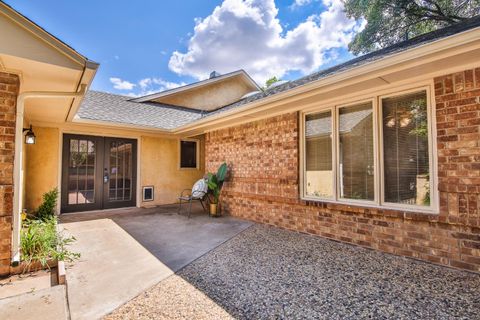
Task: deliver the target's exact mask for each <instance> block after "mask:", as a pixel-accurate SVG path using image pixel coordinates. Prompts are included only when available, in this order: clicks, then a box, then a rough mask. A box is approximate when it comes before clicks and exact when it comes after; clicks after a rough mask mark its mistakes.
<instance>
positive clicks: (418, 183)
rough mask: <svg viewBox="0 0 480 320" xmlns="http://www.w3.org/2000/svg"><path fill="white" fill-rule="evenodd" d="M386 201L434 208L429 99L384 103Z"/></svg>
mask: <svg viewBox="0 0 480 320" xmlns="http://www.w3.org/2000/svg"><path fill="white" fill-rule="evenodd" d="M382 107H383V116H382V118H383V154H384V156H383V157H384V159H383V162H384V167H385V169H384V171H385V173H384V180H385V201H386V202H394V203H403V204H416V205H424V206H428V205H430V183H429V170H430V168H429V159H428V118H427V95H426V92H425V91H421V92H418V93H414V94H408V95H403V96H398V97H392V98H386V99H383V100H382Z"/></svg>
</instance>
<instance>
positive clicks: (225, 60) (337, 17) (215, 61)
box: [169, 0, 361, 83]
mask: <svg viewBox="0 0 480 320" xmlns="http://www.w3.org/2000/svg"><path fill="white" fill-rule="evenodd" d="M303 1H305V0H303ZM323 4H324V5H325V7H326V11H324V12H322V13H320V14H319V15H312V16H310V17H309V18H308V19H307V20H305V21H303V22H302V23H300V24H299V25H297V26H296V27H295V28H293V29H290V30H287V31H286V33H285V32H283V31H284V30H283V29H282V26H281V23H280V21H279V19H278V18H277V13H278V9H277V7H276V6H275V3H274V0H225V1H224V2H223V3H222V4H221V5H220V6H217V7H216V8H215V9H214V11H213V12H212V14H211V15H210V16H208V17H206V18H205V19H196V20H195V21H196V25H195V28H194V33H193V36H192V37H191V38H190V39H189V42H188V50H187V52H183V53H182V52H179V51H175V52H174V53H173V54H172V56H171V57H170V61H169V68H170V69H171V70H172V71H174V72H176V73H177V74H180V75H190V76H193V77H195V78H197V79H205V78H207V77H208V74H209V73H210V72H211V71H212V70H216V71H218V72H220V73H226V72H230V71H233V70H237V69H245V70H246V71H247V72H248V73H249V74H250V75H252V76H253V77H254V79H255V80H256V81H258V82H259V83H263V82H264V81H265V80H266V79H268V78H269V77H271V76H277V77H282V76H284V75H285V74H286V73H287V72H289V71H300V72H301V73H304V74H305V73H310V72H313V71H315V70H317V69H318V68H319V67H320V66H321V65H322V64H323V63H324V60H325V57H326V54H327V52H328V51H331V50H332V49H335V48H337V49H338V48H345V47H346V46H347V44H348V43H349V42H350V40H351V39H352V37H353V36H354V35H355V33H356V32H357V31H358V30H359V28H360V27H361V23H360V22H358V21H355V20H352V19H348V18H347V17H346V16H345V13H344V12H343V4H342V2H341V0H323Z"/></svg>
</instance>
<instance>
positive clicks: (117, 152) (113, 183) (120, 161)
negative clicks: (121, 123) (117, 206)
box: [108, 141, 132, 201]
mask: <svg viewBox="0 0 480 320" xmlns="http://www.w3.org/2000/svg"><path fill="white" fill-rule="evenodd" d="M109 161H110V182H109V184H108V187H109V191H108V197H109V200H110V201H126V200H131V193H130V191H129V189H130V186H131V183H132V181H131V180H132V144H131V143H125V142H122V141H112V142H111V143H110V160H109Z"/></svg>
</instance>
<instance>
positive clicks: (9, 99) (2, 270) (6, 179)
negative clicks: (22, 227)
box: [0, 72, 19, 276]
mask: <svg viewBox="0 0 480 320" xmlns="http://www.w3.org/2000/svg"><path fill="white" fill-rule="evenodd" d="M18 88H19V80H18V76H16V75H14V74H9V73H3V72H0V276H1V275H5V274H8V273H9V269H10V268H9V266H10V258H11V257H10V256H11V241H12V231H11V230H12V229H11V228H12V210H13V157H14V152H15V150H14V141H15V103H16V98H17V94H18Z"/></svg>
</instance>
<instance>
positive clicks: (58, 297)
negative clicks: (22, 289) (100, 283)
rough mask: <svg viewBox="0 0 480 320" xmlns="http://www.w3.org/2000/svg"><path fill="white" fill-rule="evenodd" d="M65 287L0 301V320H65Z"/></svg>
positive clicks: (46, 289) (66, 314)
mask: <svg viewBox="0 0 480 320" xmlns="http://www.w3.org/2000/svg"><path fill="white" fill-rule="evenodd" d="M65 296H66V293H65V286H54V287H51V288H45V289H42V290H39V291H34V292H30V293H25V294H21V295H17V296H13V297H9V298H5V299H1V300H0V319H2V320H3V319H5V320H7V319H8V320H15V319H19V320H26V319H35V320H51V319H55V320H67V319H69V317H68V308H67V301H66V299H65Z"/></svg>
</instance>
